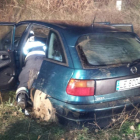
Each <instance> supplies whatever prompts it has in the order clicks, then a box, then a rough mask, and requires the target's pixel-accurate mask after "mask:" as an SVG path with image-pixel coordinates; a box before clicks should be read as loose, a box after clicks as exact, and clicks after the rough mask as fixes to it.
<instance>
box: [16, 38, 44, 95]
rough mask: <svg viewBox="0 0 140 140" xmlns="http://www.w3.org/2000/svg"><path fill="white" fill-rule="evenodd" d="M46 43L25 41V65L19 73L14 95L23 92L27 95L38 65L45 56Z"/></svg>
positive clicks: (38, 67)
mask: <svg viewBox="0 0 140 140" xmlns="http://www.w3.org/2000/svg"><path fill="white" fill-rule="evenodd" d="M45 51H46V45H45V44H44V43H42V42H40V41H29V40H28V41H27V42H26V44H25V46H24V48H23V54H24V55H25V56H26V57H25V66H24V67H23V68H22V71H21V73H20V75H19V82H20V83H19V86H18V89H17V91H16V95H17V96H18V94H20V93H25V94H26V95H27V96H28V97H29V96H30V95H29V90H30V88H31V86H32V83H33V81H34V79H35V78H36V77H37V75H38V72H39V70H40V67H41V65H42V62H43V58H44V57H45Z"/></svg>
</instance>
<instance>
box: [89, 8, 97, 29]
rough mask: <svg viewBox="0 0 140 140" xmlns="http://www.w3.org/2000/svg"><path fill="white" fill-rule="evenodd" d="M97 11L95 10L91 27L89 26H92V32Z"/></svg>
mask: <svg viewBox="0 0 140 140" xmlns="http://www.w3.org/2000/svg"><path fill="white" fill-rule="evenodd" d="M97 11H98V9H97V10H96V12H95V16H94V19H93V22H92V25H91V26H92V30H93V28H94V23H95V19H96V15H97Z"/></svg>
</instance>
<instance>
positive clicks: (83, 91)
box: [66, 79, 95, 96]
mask: <svg viewBox="0 0 140 140" xmlns="http://www.w3.org/2000/svg"><path fill="white" fill-rule="evenodd" d="M94 85H95V82H94V81H93V80H76V79H71V80H70V81H69V83H68V85H67V89H66V92H67V94H70V95H74V96H93V95H94Z"/></svg>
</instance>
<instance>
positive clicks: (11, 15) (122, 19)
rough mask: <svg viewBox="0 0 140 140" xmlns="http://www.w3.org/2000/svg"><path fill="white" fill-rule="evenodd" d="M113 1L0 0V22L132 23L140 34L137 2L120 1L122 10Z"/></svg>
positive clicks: (132, 0)
mask: <svg viewBox="0 0 140 140" xmlns="http://www.w3.org/2000/svg"><path fill="white" fill-rule="evenodd" d="M115 3H116V0H30V1H29V0H1V1H0V21H8V22H18V21H21V20H31V19H32V20H58V19H59V20H71V21H82V22H89V23H91V22H92V21H93V19H94V17H95V15H96V19H95V21H96V22H104V21H110V22H112V23H132V24H133V25H134V29H135V32H137V33H138V34H139V35H140V30H139V23H140V15H139V13H140V8H139V6H140V0H123V7H122V11H121V12H120V11H118V10H116V5H115Z"/></svg>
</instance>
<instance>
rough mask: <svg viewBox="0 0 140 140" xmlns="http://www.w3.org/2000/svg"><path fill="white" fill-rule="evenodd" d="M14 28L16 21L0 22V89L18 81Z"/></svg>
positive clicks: (8, 87)
mask: <svg viewBox="0 0 140 140" xmlns="http://www.w3.org/2000/svg"><path fill="white" fill-rule="evenodd" d="M14 30H15V23H0V90H6V89H10V88H12V87H13V86H14V85H15V82H16V71H15V57H14V51H13V43H14Z"/></svg>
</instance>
